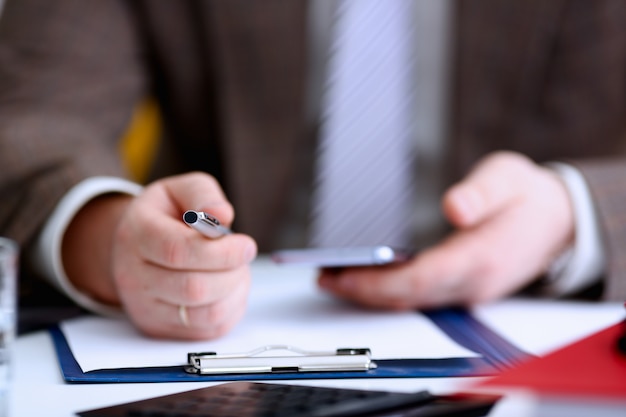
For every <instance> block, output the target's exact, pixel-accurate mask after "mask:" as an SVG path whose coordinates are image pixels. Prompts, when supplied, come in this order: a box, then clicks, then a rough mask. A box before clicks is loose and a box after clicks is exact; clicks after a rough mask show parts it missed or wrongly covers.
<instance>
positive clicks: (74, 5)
mask: <svg viewBox="0 0 626 417" xmlns="http://www.w3.org/2000/svg"><path fill="white" fill-rule="evenodd" d="M306 5H307V4H306V1H304V0H263V1H253V0H206V1H193V0H177V1H159V0H154V1H150V0H136V1H122V0H107V1H98V2H85V1H82V0H55V1H48V0H17V1H10V0H9V1H8V2H7V4H6V6H5V10H4V16H3V19H2V21H1V24H0V196H1V201H0V234H2V235H6V236H10V237H13V238H15V239H17V240H18V241H19V242H20V243H21V244H22V245H23V246H24V247H25V248H26V251H28V247H29V245H30V243H31V242H32V239H33V237H34V236H35V235H36V233H37V231H38V229H39V228H40V227H41V225H42V223H43V222H44V221H45V220H46V216H47V215H48V213H49V212H50V211H51V210H52V209H53V207H54V206H55V204H56V203H57V202H58V200H59V198H60V197H61V196H62V195H63V194H64V193H65V192H66V191H67V190H68V189H69V188H70V187H72V186H73V185H75V184H76V183H77V182H79V181H81V180H82V179H84V178H86V177H89V176H93V175H124V172H122V169H121V167H120V164H119V162H118V151H117V147H116V142H117V140H118V138H119V137H120V134H121V133H122V132H123V130H124V129H125V127H126V125H127V124H128V121H129V118H130V115H131V112H132V110H133V108H134V106H135V105H136V104H137V103H138V102H139V101H140V100H141V99H142V98H143V97H145V96H146V95H153V96H155V97H157V98H158V100H159V103H160V105H161V110H162V114H163V118H164V125H165V132H166V134H165V138H164V148H163V152H162V155H163V156H165V157H166V158H164V160H166V161H167V162H168V164H161V165H159V166H160V167H161V168H162V169H161V171H159V172H158V175H164V174H172V173H175V172H182V171H188V170H195V169H199V170H205V171H208V172H210V173H212V174H214V175H215V176H216V177H218V179H219V180H220V181H221V182H222V184H223V186H224V188H225V190H226V192H227V194H228V196H229V198H230V199H231V200H232V202H233V203H234V205H235V208H236V211H237V223H236V228H237V229H238V230H240V231H242V232H247V233H249V234H251V235H252V236H254V237H255V238H256V239H257V241H258V242H259V245H260V247H261V249H263V250H268V249H271V248H272V247H273V246H274V245H275V244H276V243H275V240H274V234H273V230H274V229H275V227H276V225H277V224H279V223H281V222H282V221H283V220H284V219H285V218H286V217H289V216H291V214H292V213H294V212H295V210H294V207H293V201H295V200H296V199H295V198H294V194H295V193H297V192H298V190H301V189H302V188H301V187H302V185H303V184H307V182H308V179H309V178H310V174H311V157H310V156H311V152H312V149H313V147H314V140H315V126H314V125H313V124H312V123H311V121H310V119H309V118H308V117H307V110H308V109H307V108H306V90H307V79H308V78H307V77H308V74H307V70H308V68H309V66H308V62H307V61H308V58H309V53H308V49H307V48H308V44H307V37H306V34H307V19H306V10H307V9H306ZM625 22H626V3H624V2H623V1H621V0H596V1H587V0H552V1H544V0H524V1H521V0H520V1H498V0H472V1H466V2H458V3H457V4H456V11H455V24H454V26H455V32H454V33H455V35H454V53H453V55H454V61H453V75H452V79H453V85H452V89H451V91H452V97H451V98H452V103H453V108H452V110H453V111H452V120H451V124H450V126H449V133H450V135H449V136H450V137H449V143H450V146H449V152H448V155H447V162H446V164H445V169H446V172H445V174H446V178H447V180H446V182H447V183H450V182H451V181H454V180H456V179H459V178H460V177H461V176H462V175H463V174H464V173H465V172H467V170H468V169H469V167H470V166H471V165H472V164H473V163H475V162H476V160H477V159H478V158H479V157H481V156H482V155H484V154H486V153H487V152H490V151H494V150H499V149H510V150H515V151H519V152H523V153H525V154H527V155H529V156H530V157H531V158H533V159H534V160H535V161H537V162H544V161H549V160H567V161H569V162H571V163H573V164H575V165H576V166H578V167H579V168H580V169H581V170H582V172H583V174H584V175H585V177H586V179H587V181H588V183H589V186H590V188H591V191H592V194H593V196H594V198H595V200H596V204H597V208H598V211H599V213H600V218H601V225H600V226H601V228H602V230H603V232H604V233H605V238H606V242H607V250H608V254H609V270H608V272H607V277H608V278H607V285H606V292H605V293H606V295H607V296H609V297H612V298H619V299H624V298H626V256H624V254H625V253H626V159H625V158H624V157H625V155H624V152H625V149H624V145H625V143H624V139H626V138H625V130H626V123H625V120H626V24H625Z"/></svg>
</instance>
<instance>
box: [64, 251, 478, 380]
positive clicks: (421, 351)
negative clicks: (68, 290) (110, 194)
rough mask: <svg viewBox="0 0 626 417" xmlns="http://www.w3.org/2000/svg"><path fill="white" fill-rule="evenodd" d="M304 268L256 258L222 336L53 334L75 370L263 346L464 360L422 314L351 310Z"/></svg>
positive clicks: (81, 328)
mask: <svg viewBox="0 0 626 417" xmlns="http://www.w3.org/2000/svg"><path fill="white" fill-rule="evenodd" d="M314 278H315V273H314V271H312V270H308V269H305V268H298V267H288V266H282V267H278V266H274V265H271V264H269V263H268V262H266V261H263V260H261V261H257V262H256V263H255V265H254V267H253V283H252V288H251V294H250V299H249V305H248V309H247V313H246V315H245V317H244V318H243V320H242V321H241V322H240V323H239V324H238V325H237V326H236V327H235V328H234V329H233V330H232V331H231V332H230V333H229V334H227V335H226V336H224V337H222V338H220V339H217V340H213V341H202V342H188V341H169V340H155V339H150V338H147V337H144V336H142V335H141V334H140V333H139V332H138V331H137V330H136V329H135V328H134V327H133V326H132V325H131V324H130V323H129V322H127V321H125V320H119V319H110V318H103V317H82V318H77V319H72V320H67V321H65V322H63V323H61V329H62V330H63V333H64V335H65V337H66V338H67V341H68V344H69V346H70V348H71V350H72V353H73V354H74V357H75V358H76V360H77V361H78V363H79V365H80V367H81V368H82V370H83V372H87V371H90V370H94V369H104V368H113V369H114V368H123V367H148V366H176V365H182V364H185V363H186V360H187V353H188V352H207V351H213V352H217V353H240V352H248V351H251V350H253V349H255V348H257V347H260V346H264V345H275V344H286V345H291V346H295V347H298V348H301V349H305V350H323V351H334V350H336V349H337V348H344V347H350V348H362V347H367V348H370V349H371V351H372V356H373V358H374V359H400V358H445V357H472V356H478V355H477V354H476V353H474V352H472V351H470V350H468V349H466V348H464V347H462V346H460V345H458V344H457V343H456V342H454V341H452V340H451V339H450V338H449V337H448V336H447V335H446V334H445V333H443V332H442V331H441V330H440V329H439V328H438V327H437V326H435V325H434V324H433V323H432V322H431V321H430V320H428V319H427V318H426V317H425V316H423V315H421V314H419V313H416V312H411V311H408V312H385V311H373V310H368V309H363V308H359V307H357V306H354V305H351V304H347V303H343V302H341V301H338V300H336V299H334V298H332V297H330V296H329V295H327V294H324V293H322V292H320V290H319V289H318V288H317V286H316V284H315V279H314Z"/></svg>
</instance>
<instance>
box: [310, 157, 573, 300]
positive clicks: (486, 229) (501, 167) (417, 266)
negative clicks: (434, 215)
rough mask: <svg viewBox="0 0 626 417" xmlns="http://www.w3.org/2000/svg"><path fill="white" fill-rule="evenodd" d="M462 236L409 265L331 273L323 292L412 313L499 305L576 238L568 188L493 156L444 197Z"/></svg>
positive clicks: (521, 161)
mask: <svg viewBox="0 0 626 417" xmlns="http://www.w3.org/2000/svg"><path fill="white" fill-rule="evenodd" d="M443 211H444V213H445V215H446V217H447V219H448V220H449V221H450V223H451V224H452V225H453V226H455V227H456V230H455V231H454V232H453V233H452V234H451V235H450V236H449V237H448V238H446V239H445V240H444V241H442V242H441V243H440V244H438V245H436V246H434V247H431V248H429V249H427V250H425V251H423V252H421V253H419V254H418V256H416V257H415V258H414V259H413V260H411V261H410V262H408V263H406V264H400V265H392V266H389V267H383V268H350V269H346V270H343V271H341V272H338V273H332V272H330V271H325V272H323V273H322V274H321V276H320V278H319V284H320V286H321V287H322V288H324V289H326V290H328V291H330V292H332V293H334V294H336V295H338V296H340V297H343V298H346V299H349V300H352V301H355V302H358V303H361V304H364V305H367V306H371V307H377V308H392V309H410V308H427V307H436V306H443V305H454V304H472V303H477V302H483V301H488V300H493V299H496V298H499V297H503V296H506V295H509V294H511V293H513V292H515V291H516V290H519V289H521V288H522V287H524V286H525V285H527V284H529V283H530V282H531V281H533V280H534V279H536V278H537V277H538V276H540V275H541V274H542V273H544V272H545V271H546V269H547V267H548V266H549V264H550V263H551V261H552V260H553V259H554V258H555V257H556V256H557V255H558V254H559V253H561V251H562V250H564V249H565V248H566V247H567V246H568V245H569V244H571V243H572V242H573V239H574V214H573V208H572V206H571V203H570V200H569V196H568V193H567V190H566V188H565V185H564V184H563V183H562V182H561V180H560V179H559V178H558V176H557V175H556V174H555V173H553V172H552V171H550V170H549V169H546V168H543V167H541V166H538V165H536V164H534V163H533V162H532V161H530V160H529V159H527V158H526V157H524V156H522V155H520V154H516V153H512V152H498V153H494V154H491V155H489V156H487V157H486V158H485V159H483V160H482V161H481V162H480V163H479V164H478V165H477V166H476V168H475V169H474V170H473V171H472V172H471V173H470V174H469V175H468V176H467V177H466V178H465V179H464V180H463V181H461V182H460V183H458V184H456V185H454V186H453V187H451V188H450V189H449V190H448V191H447V192H446V193H445V195H444V197H443Z"/></svg>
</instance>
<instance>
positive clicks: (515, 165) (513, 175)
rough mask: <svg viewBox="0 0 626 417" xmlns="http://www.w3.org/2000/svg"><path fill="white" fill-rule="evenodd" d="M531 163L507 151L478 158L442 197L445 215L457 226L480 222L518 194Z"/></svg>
mask: <svg viewBox="0 0 626 417" xmlns="http://www.w3.org/2000/svg"><path fill="white" fill-rule="evenodd" d="M532 166H533V165H532V162H531V161H530V160H528V159H527V158H525V157H523V156H521V155H519V154H514V153H510V152H498V153H495V154H492V155H490V156H489V157H487V158H485V159H484V160H482V161H481V162H480V163H479V164H478V165H477V166H476V168H474V170H472V172H470V174H469V175H468V176H467V177H466V178H465V179H464V180H462V181H461V182H459V183H458V184H456V185H454V186H453V187H451V188H450V189H449V190H448V191H447V192H446V194H445V195H444V198H443V210H444V213H445V214H446V216H447V218H448V219H449V220H450V221H451V222H452V223H453V224H454V225H456V226H458V227H469V226H473V225H476V224H478V223H480V222H481V221H482V220H484V219H486V218H488V217H490V216H491V215H493V214H494V213H497V212H499V211H501V210H502V209H503V208H505V207H506V206H508V205H510V204H512V203H513V202H514V201H515V200H516V199H517V198H519V197H520V195H521V194H520V192H521V191H522V190H523V187H522V186H523V184H524V182H525V181H526V180H527V178H525V173H530V171H531V170H530V169H529V168H530V167H532Z"/></svg>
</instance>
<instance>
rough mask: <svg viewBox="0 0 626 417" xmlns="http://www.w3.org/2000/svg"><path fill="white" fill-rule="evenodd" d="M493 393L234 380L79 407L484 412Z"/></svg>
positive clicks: (333, 414) (291, 416)
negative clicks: (438, 393) (446, 393)
mask: <svg viewBox="0 0 626 417" xmlns="http://www.w3.org/2000/svg"><path fill="white" fill-rule="evenodd" d="M497 400H498V397H495V396H450V397H448V396H436V395H432V394H430V393H429V392H427V391H419V392H415V393H398V392H387V391H369V390H358V389H346V388H326V387H314V386H302V385H288V384H269V383H259V382H247V381H239V382H230V383H225V384H220V385H214V386H211V387H206V388H200V389H196V390H192V391H187V392H182V393H177V394H172V395H166V396H162V397H156V398H150V399H147V400H143V401H135V402H130V403H126V404H120V405H115V406H112V407H106V408H99V409H94V410H87V411H81V412H79V413H77V414H78V415H79V416H81V417H121V416H160V417H180V416H186V417H200V416H202V417H227V416H237V417H260V416H263V417H304V416H317V417H350V416H370V417H409V416H410V417H452V416H465V417H481V416H485V415H487V413H489V411H490V410H491V408H492V407H493V405H494V404H495V403H496V401H497Z"/></svg>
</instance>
